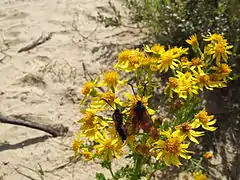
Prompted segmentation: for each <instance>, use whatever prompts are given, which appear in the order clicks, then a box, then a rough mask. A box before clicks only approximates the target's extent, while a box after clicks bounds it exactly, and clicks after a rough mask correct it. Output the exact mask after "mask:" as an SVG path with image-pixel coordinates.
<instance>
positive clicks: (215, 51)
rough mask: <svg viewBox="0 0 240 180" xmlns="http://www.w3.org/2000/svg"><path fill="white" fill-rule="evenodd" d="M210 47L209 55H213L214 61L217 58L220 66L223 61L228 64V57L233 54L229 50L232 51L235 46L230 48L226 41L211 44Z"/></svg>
mask: <svg viewBox="0 0 240 180" xmlns="http://www.w3.org/2000/svg"><path fill="white" fill-rule="evenodd" d="M208 47H209V51H208V54H209V55H213V56H212V57H213V59H215V58H216V64H217V65H219V64H220V60H221V59H223V60H224V61H225V62H227V60H228V55H230V54H232V53H231V52H230V51H228V49H231V48H232V47H233V46H228V43H227V42H226V40H224V41H221V42H218V43H210V44H208Z"/></svg>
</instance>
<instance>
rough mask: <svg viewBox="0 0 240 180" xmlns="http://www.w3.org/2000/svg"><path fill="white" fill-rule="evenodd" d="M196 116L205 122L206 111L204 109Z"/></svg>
mask: <svg viewBox="0 0 240 180" xmlns="http://www.w3.org/2000/svg"><path fill="white" fill-rule="evenodd" d="M197 118H198V119H199V120H200V121H201V122H202V123H207V122H208V113H207V112H205V111H202V112H200V113H198V114H197Z"/></svg>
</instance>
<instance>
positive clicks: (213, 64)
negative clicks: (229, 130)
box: [72, 33, 232, 179]
mask: <svg viewBox="0 0 240 180" xmlns="http://www.w3.org/2000/svg"><path fill="white" fill-rule="evenodd" d="M202 37H203V44H204V45H203V46H200V45H199V44H200V43H199V41H198V38H197V36H196V35H192V36H190V37H189V39H187V40H186V45H187V46H189V47H190V46H191V48H188V47H170V46H168V47H166V46H163V45H160V44H155V45H153V46H151V47H150V46H148V45H146V46H145V47H144V50H142V51H141V50H139V49H125V50H123V51H122V52H120V53H119V55H118V62H117V63H116V64H115V65H114V69H115V70H112V71H109V72H106V73H105V74H104V75H103V76H99V77H97V78H96V80H95V81H92V82H86V83H85V85H84V86H83V88H82V91H81V93H82V94H83V95H84V98H83V100H82V102H81V105H82V110H81V112H82V114H83V117H82V118H81V119H80V120H79V121H78V123H79V125H80V129H79V131H78V132H76V133H75V139H74V141H73V144H72V149H73V151H74V152H75V155H76V156H78V157H79V156H81V157H83V158H84V159H85V160H92V161H95V160H101V162H102V163H101V164H102V167H104V168H107V169H108V170H109V171H110V173H111V175H112V179H120V178H123V179H141V178H146V179H151V178H152V177H153V175H154V173H155V172H156V171H158V170H162V169H164V168H165V167H168V166H171V165H174V166H177V167H180V166H181V165H183V163H184V162H185V160H191V155H192V154H194V152H193V151H191V149H190V144H191V143H195V144H199V138H200V137H201V136H204V134H205V132H206V131H215V130H216V129H217V128H216V127H215V126H214V125H215V123H216V119H215V118H214V115H211V114H209V113H208V111H207V109H206V108H205V107H202V105H203V104H202V102H201V96H200V94H201V93H202V92H204V91H205V90H213V89H214V88H223V87H226V86H227V82H228V80H230V79H231V78H230V73H231V68H230V67H229V65H228V59H229V56H230V55H231V52H230V49H231V48H232V46H231V45H228V42H227V40H226V39H224V37H223V36H222V35H220V34H215V33H214V34H211V33H209V34H207V35H205V36H204V35H203V36H202ZM117 71H123V72H125V73H127V76H126V77H128V78H127V79H122V78H121V77H120V75H119V73H118V72H117ZM165 72H170V74H171V75H172V76H171V77H169V79H168V81H167V83H166V84H165V86H164V88H161V86H162V85H161V84H162V83H161V79H160V77H159V76H157V74H159V73H165ZM131 91H132V92H131ZM159 91H162V94H163V96H162V98H161V99H163V100H162V101H159V102H154V101H155V100H154V98H153V97H156V96H158V95H159V94H158V93H159ZM159 96H160V95H159ZM161 110H164V112H165V113H164V115H161V114H160V115H159V111H161ZM109 112H111V114H112V116H109ZM208 157H209V155H208ZM115 158H117V159H119V158H129V159H130V160H129V161H127V162H128V164H127V165H126V166H125V167H122V168H120V169H119V170H117V171H116V172H113V169H112V160H113V159H115ZM184 159H185V160H184ZM195 163H198V165H197V166H194V168H191V171H192V172H194V177H195V179H197V178H203V179H206V174H205V173H206V172H205V171H204V169H203V168H202V167H201V165H199V161H198V162H195ZM96 177H97V179H106V178H105V176H104V175H103V174H102V173H98V174H97V176H96Z"/></svg>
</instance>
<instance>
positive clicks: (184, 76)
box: [174, 71, 199, 99]
mask: <svg viewBox="0 0 240 180" xmlns="http://www.w3.org/2000/svg"><path fill="white" fill-rule="evenodd" d="M176 76H177V80H178V87H177V88H176V89H175V90H174V92H176V93H178V96H179V97H180V98H184V99H186V98H187V97H188V96H193V95H194V94H198V89H199V87H198V86H197V85H196V83H197V79H196V78H195V77H194V76H193V75H192V74H191V73H190V72H186V73H182V72H180V71H177V75H176Z"/></svg>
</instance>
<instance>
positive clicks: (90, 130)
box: [78, 109, 108, 139]
mask: <svg viewBox="0 0 240 180" xmlns="http://www.w3.org/2000/svg"><path fill="white" fill-rule="evenodd" d="M78 122H79V123H81V128H80V130H81V131H82V132H81V134H82V135H83V136H85V137H86V138H89V139H94V138H95V136H96V134H97V133H98V132H99V130H101V129H102V128H104V127H106V126H108V124H107V123H106V122H104V121H103V120H102V119H100V118H99V117H98V116H96V114H95V110H92V109H87V110H86V111H85V112H84V117H83V118H82V119H80V120H79V121H78Z"/></svg>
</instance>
